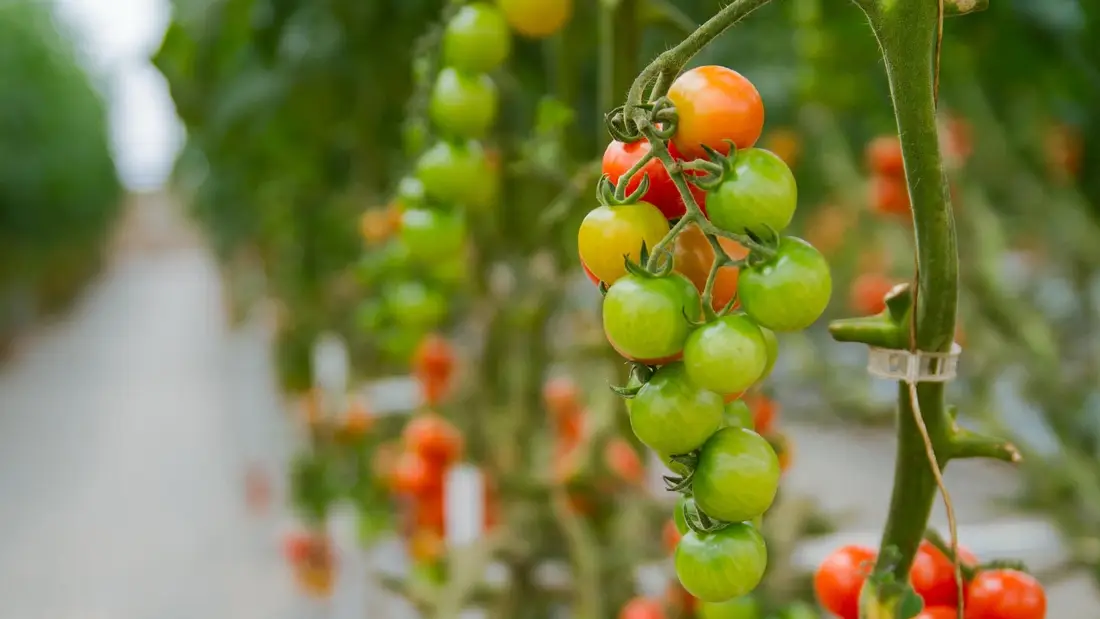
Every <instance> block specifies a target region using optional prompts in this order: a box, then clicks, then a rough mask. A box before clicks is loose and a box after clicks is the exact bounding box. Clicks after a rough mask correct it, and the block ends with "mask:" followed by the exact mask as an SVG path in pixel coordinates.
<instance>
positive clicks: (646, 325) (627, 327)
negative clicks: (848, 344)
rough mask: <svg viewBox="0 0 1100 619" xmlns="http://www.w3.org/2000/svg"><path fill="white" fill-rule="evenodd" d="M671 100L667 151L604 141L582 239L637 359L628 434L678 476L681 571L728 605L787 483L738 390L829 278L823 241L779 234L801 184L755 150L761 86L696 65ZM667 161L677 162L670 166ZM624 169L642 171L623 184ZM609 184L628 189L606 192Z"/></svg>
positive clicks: (607, 317) (798, 324)
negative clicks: (596, 191) (595, 201)
mask: <svg viewBox="0 0 1100 619" xmlns="http://www.w3.org/2000/svg"><path fill="white" fill-rule="evenodd" d="M668 102H670V103H671V105H673V106H675V110H676V115H675V119H676V120H675V127H668V126H667V123H668V120H667V119H668V116H666V117H665V119H666V120H664V121H660V122H659V123H656V124H661V125H662V128H663V129H664V130H665V132H666V133H669V130H670V129H671V130H672V131H671V140H670V141H669V142H668V143H667V144H666V143H664V142H662V143H660V144H657V143H654V142H638V143H633V144H621V143H617V142H615V143H612V144H611V146H609V147H608V149H607V151H606V152H605V155H604V160H603V165H604V180H603V181H601V183H602V187H601V196H602V198H603V204H602V205H601V206H599V207H598V208H596V209H594V210H593V211H592V212H590V213H589V214H588V216H587V217H585V219H584V221H583V222H582V224H581V227H580V230H579V232H578V240H579V248H580V257H581V262H582V264H583V266H584V268H585V271H586V273H588V274H589V277H590V278H591V279H593V280H594V281H596V282H599V284H600V288H601V291H603V292H604V301H603V327H604V333H605V335H606V336H607V339H608V341H609V342H610V344H611V346H612V347H613V348H614V349H615V350H616V351H617V352H618V353H619V354H620V355H622V356H623V357H625V358H626V359H628V360H629V361H631V362H632V363H633V369H632V372H631V377H630V382H629V383H628V384H627V386H626V387H624V388H621V389H619V390H618V391H619V392H620V393H621V394H622V395H624V397H626V398H627V410H628V412H629V415H630V424H631V428H632V429H633V431H634V434H635V435H636V436H637V438H638V440H640V441H641V442H642V443H643V444H645V445H646V446H648V447H649V448H651V449H653V450H655V451H656V452H658V453H659V454H661V455H662V457H663V458H664V460H665V462H666V463H668V464H669V465H670V467H671V468H672V469H673V470H674V471H675V472H676V473H677V474H678V477H675V478H668V479H669V485H670V489H673V490H676V491H679V492H681V493H682V494H683V495H684V498H683V499H682V500H681V502H680V503H679V504H678V507H677V514H678V518H677V526H678V531H677V533H678V534H679V535H680V537H679V539H678V540H677V542H676V550H675V566H676V573H677V575H678V577H679V580H680V583H681V584H682V585H683V587H684V589H685V590H686V591H687V592H688V593H689V594H690V595H691V596H694V597H696V598H699V599H700V600H701V601H704V602H711V603H718V602H724V601H726V600H730V599H732V598H737V597H739V596H743V595H745V594H747V593H749V592H750V591H752V590H753V589H754V588H755V587H756V585H757V584H758V583H759V582H760V579H761V578H762V577H763V573H764V568H765V566H766V563H767V552H766V549H765V547H764V539H763V537H762V536H761V534H760V533H759V531H758V530H757V526H756V524H754V521H756V522H758V519H759V518H760V517H761V515H762V514H763V513H764V512H765V511H766V510H767V509H768V508H769V507H770V506H771V504H772V501H773V500H774V498H775V495H776V492H777V490H778V484H779V477H780V461H779V458H778V457H777V455H776V452H775V449H774V448H773V446H772V445H771V444H770V443H769V441H768V440H767V439H765V438H764V437H763V436H761V434H759V433H758V432H757V431H754V429H753V426H754V424H753V423H752V421H751V419H750V418H751V414H750V413H748V407H747V406H746V403H745V402H742V401H740V400H739V398H740V397H741V396H742V394H744V392H745V391H746V390H748V389H750V388H752V387H753V386H754V385H756V384H758V383H759V382H760V381H762V380H763V379H764V378H765V377H767V375H768V374H769V373H770V372H771V369H772V366H773V365H774V363H775V360H776V356H777V354H778V345H777V339H776V332H788V331H798V330H801V329H804V328H806V327H808V326H810V324H812V323H813V322H814V321H815V320H817V318H818V317H820V315H821V314H822V313H823V312H824V310H825V307H826V305H827V304H828V301H829V296H830V294H831V291H832V279H831V275H830V272H829V267H828V264H827V263H826V261H825V259H824V257H823V256H822V255H821V254H820V253H819V252H818V251H817V250H816V249H814V247H813V246H811V245H810V244H809V243H807V242H806V241H803V240H802V239H798V238H795V237H790V236H782V235H781V232H782V231H783V230H784V229H785V228H786V227H787V225H788V224H789V223H790V222H791V220H792V218H793V216H794V212H795V206H796V203H797V188H796V185H795V179H794V175H793V174H792V173H791V171H790V169H789V168H788V167H787V164H786V163H784V161H783V160H782V159H781V158H780V157H778V156H777V155H775V154H774V153H772V152H770V151H767V150H764V149H759V148H754V147H753V145H754V144H755V142H756V141H757V139H758V138H759V137H760V133H761V131H762V128H763V122H764V108H763V104H762V102H761V99H760V95H759V93H758V92H757V90H756V88H755V87H754V86H753V85H752V83H751V82H750V81H749V80H747V79H746V78H745V77H744V76H742V75H740V74H739V73H737V72H736V71H733V70H731V69H728V68H725V67H719V66H704V67H698V68H695V69H692V70H690V71H687V72H685V73H683V74H682V75H680V76H679V77H678V78H677V79H676V80H675V81H674V82H673V83H672V85H671V88H670V90H669V93H668ZM650 135H651V136H654V135H660V134H656V132H654V133H651V134H650ZM655 150H656V151H657V152H656V153H655V152H654V151H655ZM663 151H667V155H666V154H665V152H663ZM654 154H656V155H657V156H658V159H651V157H652V156H653V155H654ZM666 157H667V158H671V159H672V160H673V162H675V163H676V165H675V166H673V167H672V168H668V167H666V166H665V162H666V161H667V160H665V158H666ZM706 157H709V159H706ZM663 160H665V161H663ZM685 166H686V167H685ZM628 171H634V172H635V173H636V175H635V176H633V177H631V178H624V177H625V176H626V175H627V172H628ZM683 171H686V174H684V173H682V172H683ZM677 177H679V178H677ZM613 180H617V181H618V184H619V185H621V187H618V188H617V189H618V191H616V192H615V193H614V194H611V192H610V190H608V189H607V187H608V186H609V184H610V182H612V181H613ZM688 181H690V185H687V184H685V183H686V182H688ZM627 189H633V191H632V192H629V195H628V192H627V191H626V190H627ZM609 195H610V196H611V197H610V198H608V196H609ZM704 202H705V207H706V210H705V211H703V210H702V208H701V207H702V205H703V203H704ZM683 218H689V219H688V220H687V221H678V222H676V223H670V221H669V220H670V219H672V220H677V219H683ZM777 442H781V441H777ZM669 539H671V535H669Z"/></svg>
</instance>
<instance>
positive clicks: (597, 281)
mask: <svg viewBox="0 0 1100 619" xmlns="http://www.w3.org/2000/svg"><path fill="white" fill-rule="evenodd" d="M581 268H582V269H584V275H585V276H586V277H587V278H588V281H590V282H592V283H593V284H595V285H597V286H599V285H600V278H598V277H596V274H595V273H593V272H592V269H590V268H588V265H587V264H585V263H584V262H583V261H582V262H581Z"/></svg>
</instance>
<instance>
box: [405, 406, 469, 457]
mask: <svg viewBox="0 0 1100 619" xmlns="http://www.w3.org/2000/svg"><path fill="white" fill-rule="evenodd" d="M401 438H402V440H403V441H404V443H405V449H407V450H409V451H411V452H413V453H416V454H418V455H420V456H421V457H423V458H425V459H426V460H429V461H431V462H433V463H441V464H450V463H451V462H454V461H456V460H458V459H459V458H461V457H462V450H463V447H464V445H465V441H464V440H463V439H462V434H461V433H460V432H459V431H458V428H456V427H455V426H454V424H452V423H451V422H450V421H447V420H446V419H444V418H443V417H440V416H439V415H437V414H435V413H423V414H420V415H417V416H415V417H413V418H412V419H411V420H409V422H408V423H407V424H405V429H404V431H403V432H402V433H401Z"/></svg>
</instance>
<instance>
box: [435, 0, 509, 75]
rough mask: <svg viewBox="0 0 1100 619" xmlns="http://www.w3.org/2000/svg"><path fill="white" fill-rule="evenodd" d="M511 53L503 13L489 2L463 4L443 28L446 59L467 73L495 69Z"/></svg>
mask: <svg viewBox="0 0 1100 619" xmlns="http://www.w3.org/2000/svg"><path fill="white" fill-rule="evenodd" d="M511 52H512V31H511V29H509V28H508V22H507V21H506V20H505V19H504V14H503V13H501V12H500V9H498V8H497V7H496V6H494V5H492V4H488V3H486V2H473V3H470V4H467V5H465V6H463V7H462V8H461V9H459V10H458V12H457V13H455V16H454V17H452V18H451V21H449V22H447V28H446V29H445V30H444V31H443V62H444V63H446V64H447V65H448V66H452V67H455V68H457V69H459V70H461V71H466V72H468V73H488V72H490V71H493V70H496V69H497V68H498V67H500V65H502V64H504V61H505V60H507V59H508V55H509V54H510V53H511Z"/></svg>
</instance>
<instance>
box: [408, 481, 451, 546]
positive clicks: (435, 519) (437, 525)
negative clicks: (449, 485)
mask: <svg viewBox="0 0 1100 619" xmlns="http://www.w3.org/2000/svg"><path fill="white" fill-rule="evenodd" d="M440 490H442V488H440ZM413 509H414V510H415V515H416V518H415V521H416V526H417V528H421V529H427V530H429V531H432V532H434V533H437V534H439V535H443V533H444V522H445V516H444V514H443V493H442V492H438V493H436V492H429V493H426V494H423V495H421V496H418V497H416V502H415V503H414V508H413Z"/></svg>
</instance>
